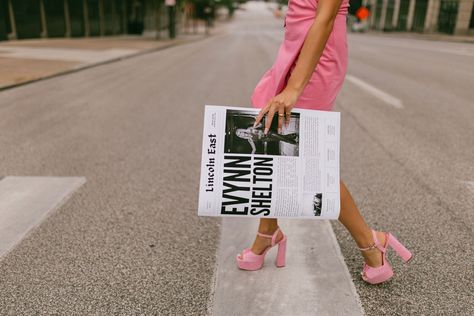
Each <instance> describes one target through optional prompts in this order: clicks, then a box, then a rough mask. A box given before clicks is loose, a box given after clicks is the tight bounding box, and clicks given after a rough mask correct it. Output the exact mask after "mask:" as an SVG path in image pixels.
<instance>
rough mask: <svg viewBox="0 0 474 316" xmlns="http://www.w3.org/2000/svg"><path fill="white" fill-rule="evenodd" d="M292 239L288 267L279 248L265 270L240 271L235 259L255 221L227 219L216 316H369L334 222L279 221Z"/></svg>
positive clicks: (220, 250)
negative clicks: (278, 255) (280, 257)
mask: <svg viewBox="0 0 474 316" xmlns="http://www.w3.org/2000/svg"><path fill="white" fill-rule="evenodd" d="M278 222H279V225H280V227H281V228H282V230H283V232H284V233H285V234H287V238H288V243H287V254H286V255H287V257H286V266H285V267H283V268H277V267H276V266H275V257H276V252H277V246H275V247H274V248H272V249H271V250H270V251H269V252H268V253H267V255H266V258H265V263H264V266H263V268H262V269H261V270H257V271H245V270H240V269H239V268H238V267H237V265H236V262H235V256H236V255H237V253H239V252H240V251H241V250H242V249H243V248H245V247H249V246H250V245H251V244H252V242H253V240H254V238H255V234H256V231H257V226H258V222H257V220H256V219H255V220H254V221H251V220H249V219H236V218H223V219H222V225H221V239H220V243H219V248H218V254H217V255H218V258H217V271H216V276H215V288H214V297H213V301H212V308H211V310H210V313H211V314H212V315H216V316H221V315H364V312H363V309H362V306H361V304H360V300H359V297H358V295H357V292H356V289H355V286H354V284H353V282H352V278H351V276H350V274H349V271H348V269H347V266H346V265H345V262H344V259H343V257H342V255H341V252H340V249H339V245H338V243H337V241H336V239H335V236H334V232H333V231H332V227H331V225H330V223H329V221H326V220H297V219H280V220H279V221H278Z"/></svg>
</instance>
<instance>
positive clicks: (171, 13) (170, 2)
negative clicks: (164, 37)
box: [165, 0, 176, 38]
mask: <svg viewBox="0 0 474 316" xmlns="http://www.w3.org/2000/svg"><path fill="white" fill-rule="evenodd" d="M165 5H166V6H167V7H168V31H169V35H170V38H175V37H176V23H175V14H176V10H175V8H176V0H165Z"/></svg>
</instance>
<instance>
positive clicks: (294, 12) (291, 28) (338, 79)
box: [251, 0, 349, 111]
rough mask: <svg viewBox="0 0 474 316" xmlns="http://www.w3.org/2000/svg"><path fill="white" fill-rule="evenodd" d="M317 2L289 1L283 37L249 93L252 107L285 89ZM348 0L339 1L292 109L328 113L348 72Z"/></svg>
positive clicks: (315, 0) (314, 13) (309, 0)
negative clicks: (321, 47) (324, 39)
mask: <svg viewBox="0 0 474 316" xmlns="http://www.w3.org/2000/svg"><path fill="white" fill-rule="evenodd" d="M317 7H318V0H289V3H288V11H287V14H286V17H285V37H284V39H283V42H282V43H281V45H280V49H279V51H278V55H277V57H276V60H275V62H274V63H273V66H272V67H271V68H270V69H269V70H267V71H266V72H265V73H264V74H263V76H262V78H261V79H260V81H259V82H258V84H257V86H256V87H255V90H254V92H253V94H252V97H251V101H252V105H253V107H256V108H262V107H264V106H265V105H266V104H267V103H268V101H270V99H271V98H272V97H274V96H275V95H277V94H278V93H280V92H281V91H282V90H283V89H284V88H285V86H286V83H287V81H288V78H289V75H290V74H291V72H292V71H293V68H294V67H295V63H296V60H297V58H298V55H299V52H300V50H301V47H302V46H303V43H304V40H305V36H306V34H307V32H308V31H309V28H310V27H311V24H312V23H313V21H314V18H315V16H316V9H317ZM348 8H349V0H342V3H341V6H340V8H339V12H338V14H337V17H336V19H335V21H334V28H333V30H332V32H331V34H330V35H329V38H328V40H327V43H326V46H325V48H324V51H323V54H322V55H321V58H320V59H319V62H318V64H317V66H316V68H315V69H314V71H313V74H312V75H311V79H310V80H309V82H308V84H307V85H306V87H305V88H304V90H303V92H302V93H301V95H300V97H299V98H298V101H297V102H296V104H295V107H298V108H303V109H313V110H324V111H331V110H332V108H333V107H334V101H335V99H336V96H337V94H338V92H339V90H340V89H341V87H342V84H343V82H344V78H345V75H346V70H347V55H348V50H347V34H346V17H347V12H348Z"/></svg>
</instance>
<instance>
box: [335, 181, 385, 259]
mask: <svg viewBox="0 0 474 316" xmlns="http://www.w3.org/2000/svg"><path fill="white" fill-rule="evenodd" d="M340 187H341V212H340V213H339V221H340V222H341V223H342V224H343V225H344V226H345V227H346V228H347V230H348V231H349V233H350V234H351V235H352V238H354V241H355V242H356V244H357V246H358V247H361V248H364V247H368V246H371V245H372V244H373V243H374V240H373V237H372V232H371V230H370V228H369V226H368V225H367V223H366V222H365V220H364V218H363V217H362V215H361V214H360V212H359V209H358V208H357V206H356V204H355V202H354V200H353V199H352V196H351V194H350V192H349V190H347V188H346V185H345V184H344V182H342V181H341V182H340ZM377 238H378V240H379V241H380V242H381V243H382V245H383V244H384V243H385V234H384V233H383V232H380V231H378V232H377ZM362 255H363V256H364V259H365V262H367V264H368V265H369V266H372V267H377V266H380V265H382V253H381V252H380V250H378V249H372V250H368V251H362Z"/></svg>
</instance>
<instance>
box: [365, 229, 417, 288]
mask: <svg viewBox="0 0 474 316" xmlns="http://www.w3.org/2000/svg"><path fill="white" fill-rule="evenodd" d="M372 236H373V239H374V243H373V245H371V246H369V247H365V248H359V249H360V250H362V251H368V250H373V249H378V250H379V251H380V252H381V253H382V265H381V266H378V267H371V266H369V265H368V264H367V263H365V262H364V268H363V269H362V272H361V275H362V279H363V280H364V281H366V282H368V283H370V284H380V283H383V282H386V281H388V280H390V279H391V278H392V277H393V270H392V267H391V266H390V263H389V262H388V260H387V256H386V254H387V248H388V246H390V247H392V248H393V250H395V251H396V252H397V254H398V255H399V256H400V257H401V258H402V259H403V261H404V262H408V260H410V259H411V258H412V254H411V252H410V251H408V249H407V248H405V246H403V245H402V244H401V243H400V242H399V241H398V240H397V238H395V237H394V236H393V235H392V234H391V233H388V232H386V233H385V243H384V245H382V244H381V243H380V241H379V240H378V239H377V234H376V232H375V230H372Z"/></svg>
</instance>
